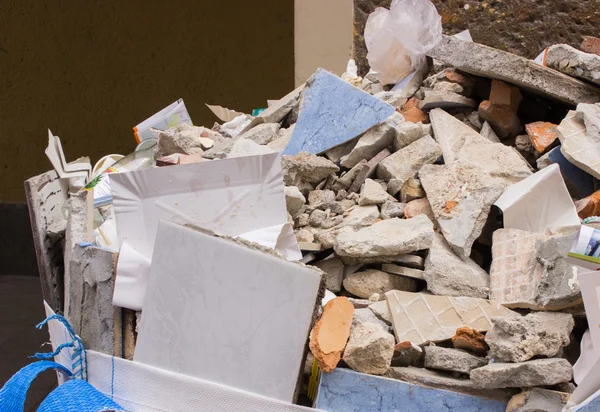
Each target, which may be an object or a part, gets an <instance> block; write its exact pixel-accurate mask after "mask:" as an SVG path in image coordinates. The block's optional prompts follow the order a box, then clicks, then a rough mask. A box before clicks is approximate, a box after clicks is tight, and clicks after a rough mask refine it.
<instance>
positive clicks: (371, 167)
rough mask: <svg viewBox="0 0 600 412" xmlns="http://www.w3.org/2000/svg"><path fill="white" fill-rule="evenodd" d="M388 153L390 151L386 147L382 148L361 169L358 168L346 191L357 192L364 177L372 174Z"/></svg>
mask: <svg viewBox="0 0 600 412" xmlns="http://www.w3.org/2000/svg"><path fill="white" fill-rule="evenodd" d="M390 154H391V152H390V151H389V150H388V149H383V150H382V151H381V152H379V153H377V154H376V155H375V157H373V158H372V159H371V160H369V161H368V162H367V164H366V165H364V166H363V167H362V169H360V171H359V172H358V173H357V175H356V179H354V182H352V184H351V185H350V187H349V188H348V192H351V193H352V192H358V190H359V189H360V187H361V186H362V184H363V183H364V182H365V179H366V178H367V177H371V176H373V173H375V170H377V166H379V163H381V161H382V160H383V159H385V158H386V157H388V156H389V155H390Z"/></svg>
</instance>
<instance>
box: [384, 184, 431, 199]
mask: <svg viewBox="0 0 600 412" xmlns="http://www.w3.org/2000/svg"><path fill="white" fill-rule="evenodd" d="M392 181H394V180H390V182H389V183H388V193H390V194H391V195H395V194H396V193H397V192H396V191H395V189H393V188H391V187H390V186H391V184H392ZM424 197H425V190H423V185H422V184H421V181H420V180H419V179H415V178H410V179H408V180H407V181H406V182H405V183H404V184H403V185H402V188H401V189H400V201H401V202H404V203H408V202H411V201H413V200H416V199H421V198H424Z"/></svg>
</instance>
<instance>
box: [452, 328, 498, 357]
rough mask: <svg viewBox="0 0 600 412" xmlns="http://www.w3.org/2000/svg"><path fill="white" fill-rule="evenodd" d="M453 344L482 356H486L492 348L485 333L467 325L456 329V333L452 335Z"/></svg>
mask: <svg viewBox="0 0 600 412" xmlns="http://www.w3.org/2000/svg"><path fill="white" fill-rule="evenodd" d="M452 346H454V347H455V348H456V349H464V350H466V351H468V352H472V353H475V354H477V355H480V356H485V355H486V353H487V351H488V350H489V349H490V347H489V346H488V344H487V343H486V342H485V336H484V335H483V334H481V333H479V332H478V331H476V330H475V329H472V328H469V327H466V326H463V327H462V328H458V329H456V333H455V334H454V336H452Z"/></svg>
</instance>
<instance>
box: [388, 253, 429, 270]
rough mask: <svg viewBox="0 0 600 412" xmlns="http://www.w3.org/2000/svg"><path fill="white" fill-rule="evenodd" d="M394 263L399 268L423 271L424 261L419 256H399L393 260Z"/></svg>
mask: <svg viewBox="0 0 600 412" xmlns="http://www.w3.org/2000/svg"><path fill="white" fill-rule="evenodd" d="M394 261H395V262H396V263H397V264H399V265H401V266H405V267H409V268H413V269H420V270H423V268H424V259H423V258H422V257H421V256H419V255H409V254H405V255H400V256H397V257H396V258H395V259H394Z"/></svg>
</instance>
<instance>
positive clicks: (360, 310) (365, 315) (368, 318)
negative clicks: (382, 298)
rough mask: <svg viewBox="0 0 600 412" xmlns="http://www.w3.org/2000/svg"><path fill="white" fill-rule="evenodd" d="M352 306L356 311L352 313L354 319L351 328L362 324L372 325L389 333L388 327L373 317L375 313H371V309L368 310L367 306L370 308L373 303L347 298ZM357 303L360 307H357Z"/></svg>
mask: <svg viewBox="0 0 600 412" xmlns="http://www.w3.org/2000/svg"><path fill="white" fill-rule="evenodd" d="M348 299H349V300H350V301H351V302H352V304H353V305H354V308H355V309H356V310H355V311H354V317H353V318H352V328H355V327H357V326H358V325H361V324H363V323H372V324H375V325H377V326H379V327H380V328H382V329H383V330H385V331H389V330H390V328H389V325H388V324H387V323H386V322H385V321H383V320H381V319H380V318H379V317H377V316H376V315H375V313H373V311H372V310H371V309H369V306H371V305H372V304H373V302H371V301H370V300H364V299H354V298H348ZM358 301H360V302H361V304H360V305H358V306H360V307H358V306H357V303H358Z"/></svg>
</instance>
